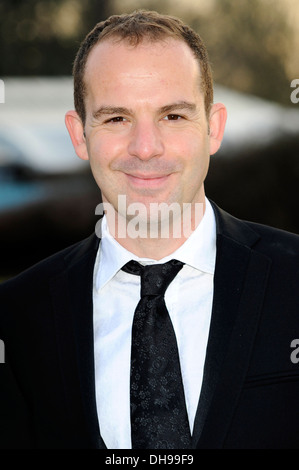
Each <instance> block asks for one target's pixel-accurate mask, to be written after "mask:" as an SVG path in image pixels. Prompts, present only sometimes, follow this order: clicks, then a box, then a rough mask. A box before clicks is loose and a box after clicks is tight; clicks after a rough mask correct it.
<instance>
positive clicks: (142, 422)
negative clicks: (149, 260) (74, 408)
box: [123, 260, 191, 449]
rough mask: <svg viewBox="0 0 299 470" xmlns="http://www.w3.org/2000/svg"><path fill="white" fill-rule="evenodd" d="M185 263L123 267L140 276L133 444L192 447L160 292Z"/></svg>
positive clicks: (134, 355)
mask: <svg viewBox="0 0 299 470" xmlns="http://www.w3.org/2000/svg"><path fill="white" fill-rule="evenodd" d="M182 267H183V263H181V262H180V261H177V260H171V261H169V262H168V263H165V264H154V265H150V266H149V265H148V266H141V265H140V264H139V263H137V262H136V261H130V262H129V263H127V264H126V265H125V266H124V267H123V270H124V271H126V272H129V273H131V274H135V275H140V276H141V299H140V301H139V303H138V305H137V307H136V310H135V313H134V320H133V327H132V350H131V385H130V398H131V434H132V448H133V449H190V448H191V434H190V428H189V423H188V416H187V411H186V404H185V395H184V388H183V382H182V377H181V369H180V362H179V355H178V348H177V343H176V337H175V333H174V329H173V326H172V323H171V320H170V317H169V314H168V311H167V308H166V305H165V301H164V294H165V291H166V289H167V287H168V285H169V284H170V283H171V281H172V280H173V279H174V278H175V276H176V275H177V273H178V272H179V271H180V270H181V269H182Z"/></svg>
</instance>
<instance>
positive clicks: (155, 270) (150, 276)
mask: <svg viewBox="0 0 299 470" xmlns="http://www.w3.org/2000/svg"><path fill="white" fill-rule="evenodd" d="M183 264H184V263H182V262H181V261H177V260H175V259H172V260H171V261H168V262H167V263H163V264H151V265H146V266H142V265H141V264H139V263H138V262H137V261H129V263H127V264H125V266H124V267H123V268H122V269H123V271H126V272H128V273H130V274H135V275H137V276H138V275H139V276H141V297H144V296H145V295H164V294H165V291H166V289H167V287H168V286H169V284H170V283H171V282H172V280H173V279H174V278H175V276H176V275H177V273H178V272H179V271H180V270H181V269H182V267H183Z"/></svg>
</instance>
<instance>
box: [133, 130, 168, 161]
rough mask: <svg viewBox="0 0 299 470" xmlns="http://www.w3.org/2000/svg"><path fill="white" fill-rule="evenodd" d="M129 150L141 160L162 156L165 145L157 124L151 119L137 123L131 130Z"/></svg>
mask: <svg viewBox="0 0 299 470" xmlns="http://www.w3.org/2000/svg"><path fill="white" fill-rule="evenodd" d="M128 151H129V154H130V155H132V156H135V157H138V158H139V159H140V160H150V159H151V158H153V157H159V156H161V155H162V154H163V151H164V145H163V141H162V136H161V132H160V130H159V129H158V126H157V124H155V123H154V122H149V121H144V122H138V123H136V124H135V125H134V127H133V129H132V131H131V135H130V142H129V147H128Z"/></svg>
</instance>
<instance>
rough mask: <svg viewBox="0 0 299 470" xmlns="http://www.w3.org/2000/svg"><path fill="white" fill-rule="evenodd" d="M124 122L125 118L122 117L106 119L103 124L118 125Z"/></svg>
mask: <svg viewBox="0 0 299 470" xmlns="http://www.w3.org/2000/svg"><path fill="white" fill-rule="evenodd" d="M126 121H127V119H126V118H124V117H122V116H116V117H113V118H110V119H107V121H105V123H109V122H112V123H118V122H126Z"/></svg>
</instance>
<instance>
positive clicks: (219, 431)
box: [193, 204, 270, 448]
mask: <svg viewBox="0 0 299 470" xmlns="http://www.w3.org/2000/svg"><path fill="white" fill-rule="evenodd" d="M213 206H214V211H215V215H216V222H217V259H216V267H215V277H214V299H213V308H212V319H211V327H210V334H209V340H208V345H207V354H206V361H205V367H204V378H203V384H202V390H201V395H200V400H199V404H198V409H197V413H196V418H195V425H194V432H193V446H194V447H197V448H221V447H222V446H223V444H224V441H225V437H226V433H227V430H228V427H229V425H230V422H231V419H232V416H233V412H234V409H235V406H236V403H237V400H238V397H239V393H240V390H241V388H242V385H243V382H244V380H245V376H246V371H247V368H248V364H249V359H250V353H251V349H252V344H253V341H254V338H255V333H256V330H257V325H258V318H259V314H260V311H261V306H262V302H263V297H264V291H265V288H266V283H267V277H268V272H269V266H270V261H269V260H268V258H266V257H265V256H263V255H260V254H259V253H258V252H256V251H254V250H253V249H252V247H253V246H254V244H255V243H256V242H257V241H258V238H259V236H258V235H257V234H256V233H255V232H254V231H253V230H251V229H250V228H249V227H248V226H247V225H246V224H244V223H243V222H241V221H238V220H237V219H234V218H233V217H231V216H229V215H228V214H225V213H224V212H223V211H221V210H220V209H219V208H217V206H215V205H214V204H213Z"/></svg>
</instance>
